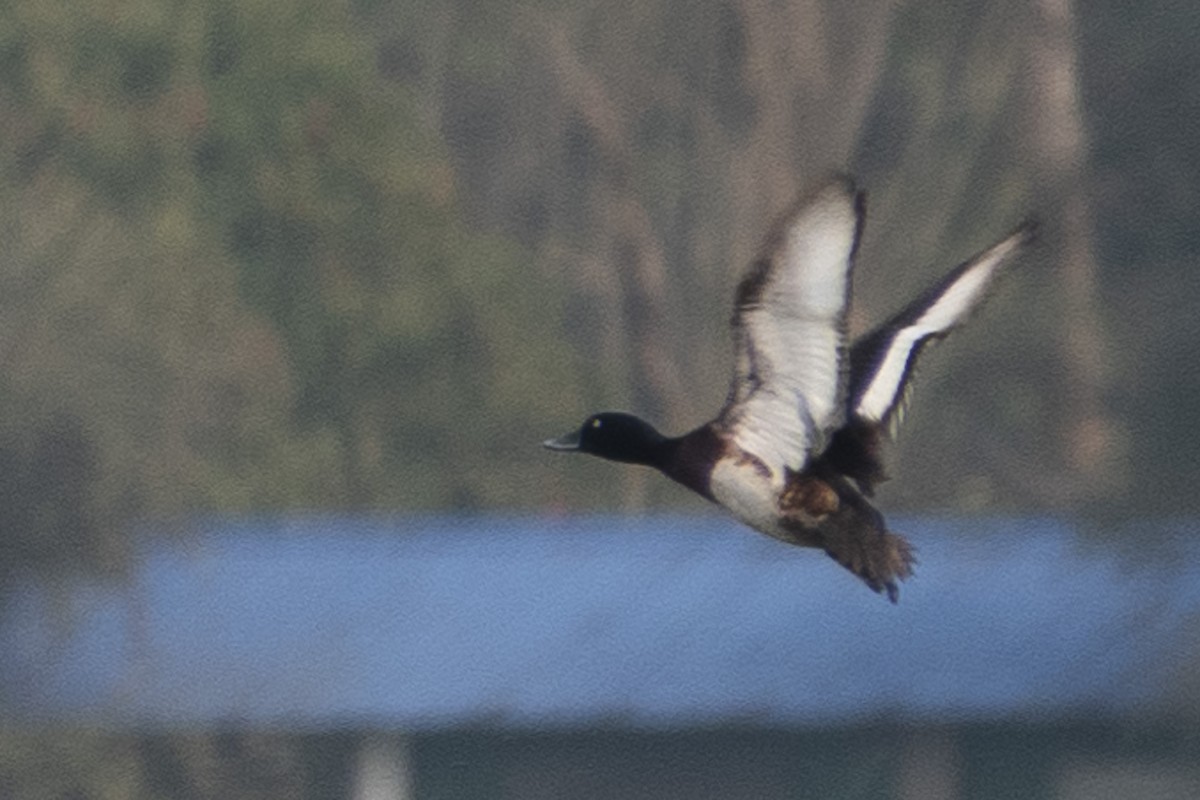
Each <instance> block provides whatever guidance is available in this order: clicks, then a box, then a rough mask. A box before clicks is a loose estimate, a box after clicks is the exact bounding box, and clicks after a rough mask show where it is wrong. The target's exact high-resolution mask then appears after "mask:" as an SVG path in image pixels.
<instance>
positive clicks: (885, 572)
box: [820, 482, 917, 603]
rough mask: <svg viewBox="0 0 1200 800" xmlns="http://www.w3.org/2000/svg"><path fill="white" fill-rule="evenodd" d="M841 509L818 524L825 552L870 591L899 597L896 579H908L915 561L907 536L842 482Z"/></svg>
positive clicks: (839, 486)
mask: <svg viewBox="0 0 1200 800" xmlns="http://www.w3.org/2000/svg"><path fill="white" fill-rule="evenodd" d="M838 488H839V489H840V491H838V495H839V499H840V500H841V501H842V504H841V508H839V509H838V511H837V512H835V513H834V514H832V515H831V516H830V517H829V519H828V520H826V522H825V523H824V524H823V525H822V526H821V529H820V530H821V538H822V540H823V545H824V549H825V552H826V553H828V554H829V556H830V557H831V558H832V559H833V560H834V561H836V562H838V563H839V564H841V565H842V566H843V567H845V568H846V569H848V570H850V571H851V572H853V573H854V574H855V575H857V576H858V577H859V578H860V579H861V580H862V582H863V583H865V584H866V585H867V586H868V587H869V588H870V589H871V591H873V592H878V593H880V594H883V593H885V592H886V593H887V598H888V600H891V601H892V602H893V603H895V602H897V601H898V600H899V599H900V586H899V582H900V581H903V580H907V579H908V578H911V577H912V575H913V567H914V566H915V565H916V563H917V558H916V555H915V548H914V547H913V546H912V544H910V543H909V541H908V540H907V539H905V538H904V537H903V536H901V535H900V534H898V533H893V532H892V531H889V530H888V529H887V526H886V524H885V523H884V521H883V515H882V514H880V513H879V512H878V511H877V510H876V509H875V508H874V506H872V505H871V504H870V503H869V502H867V500H866V498H864V497H863V496H862V495H860V494H859V493H858V492H856V491H854V490H853V489H852V488H850V487H849V485H847V484H845V483H844V482H841V483H840V485H838Z"/></svg>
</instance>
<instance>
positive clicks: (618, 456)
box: [542, 411, 668, 466]
mask: <svg viewBox="0 0 1200 800" xmlns="http://www.w3.org/2000/svg"><path fill="white" fill-rule="evenodd" d="M667 441H668V440H667V438H666V437H665V436H663V435H662V434H661V433H659V432H658V431H656V430H655V429H654V426H653V425H651V424H650V423H649V422H646V421H645V420H642V419H638V418H637V417H635V416H633V415H632V414H622V413H620V412H616V411H606V412H604V413H602V414H593V415H592V416H590V417H588V418H587V419H586V420H585V421H584V423H583V425H581V426H580V428H579V430H577V431H572V432H571V433H568V434H566V435H565V436H560V437H558V438H557V439H547V440H546V441H544V442H542V445H543V446H544V447H548V448H550V449H551V450H562V451H567V452H579V453H590V454H592V455H594V456H600V457H601V458H607V459H609V460H610V461H624V462H626V463H628V464H647V465H650V466H660V461H661V460H662V456H663V445H664V444H665V443H666V442H667Z"/></svg>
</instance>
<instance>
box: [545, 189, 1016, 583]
mask: <svg viewBox="0 0 1200 800" xmlns="http://www.w3.org/2000/svg"><path fill="white" fill-rule="evenodd" d="M864 214H865V200H864V195H863V193H862V192H860V191H858V190H857V189H856V188H855V185H854V183H853V181H852V180H851V179H850V178H847V177H844V176H837V177H835V178H833V179H831V180H829V181H827V182H826V183H825V184H823V185H822V186H820V187H819V188H818V189H817V190H816V191H815V192H813V193H811V194H809V195H808V196H806V197H805V198H803V199H801V200H800V201H799V202H797V203H796V204H795V205H793V206H792V208H791V209H790V210H789V211H788V212H787V213H786V214H785V215H784V216H783V218H782V219H781V220H780V222H779V224H778V225H777V226H776V227H775V229H774V230H773V232H772V233H771V235H770V237H769V238H768V240H767V243H766V247H765V248H764V250H763V252H762V255H761V256H760V257H759V258H758V259H757V260H756V261H755V262H754V263H753V264H752V265H751V267H750V269H749V270H748V271H747V273H746V274H745V276H744V277H743V278H742V280H741V282H740V283H739V284H738V287H737V293H736V298H735V303H734V312H733V320H732V327H733V340H734V354H735V367H734V374H733V382H732V384H731V385H730V388H729V396H728V398H727V399H726V401H725V405H724V407H723V408H722V409H721V411H720V413H719V414H718V415H717V417H716V418H715V419H713V420H712V421H711V422H708V423H706V424H704V425H701V426H700V427H699V428H696V429H695V430H693V431H691V432H690V433H686V434H684V435H683V436H678V437H669V436H664V435H663V434H661V433H659V432H658V431H657V430H655V428H654V427H653V426H652V425H650V424H649V423H648V422H645V421H644V420H642V419H639V418H638V417H635V416H633V415H631V414H624V413H617V412H605V413H601V414H594V415H593V416H590V417H588V418H587V420H585V421H584V423H583V425H582V426H581V427H580V428H579V429H578V430H576V431H572V432H571V433H568V434H566V435H565V436H562V437H560V438H557V439H551V440H549V441H547V442H545V443H544V444H545V446H546V447H548V448H550V449H551V450H560V451H575V452H581V453H590V454H592V455H596V456H600V457H601V458H606V459H609V460H612V461H620V462H625V463H630V464H643V465H646V466H650V467H655V468H657V469H658V470H660V471H662V472H663V473H664V474H665V475H667V477H669V478H671V479H673V480H675V481H677V482H679V483H681V484H683V485H684V486H686V487H688V488H689V489H691V490H693V491H695V492H696V493H698V494H700V495H701V496H703V497H705V498H707V499H708V500H711V501H713V502H715V503H717V504H718V505H720V506H722V507H724V508H725V509H726V510H728V511H729V512H730V513H732V514H733V516H734V517H736V518H737V519H738V520H740V521H741V522H743V523H745V524H746V525H748V526H750V527H751V528H753V529H755V530H757V531H761V532H762V533H765V534H767V535H768V536H771V537H774V538H776V539H779V540H781V541H784V542H787V543H789V544H794V545H799V546H801V547H815V548H820V549H823V550H824V551H825V552H826V553H828V554H829V555H830V556H831V557H833V559H834V560H836V561H837V562H838V563H839V564H841V565H842V566H844V567H845V568H846V569H848V570H850V571H851V572H853V573H854V574H855V575H857V576H858V577H859V578H861V579H862V580H863V582H865V583H866V584H867V586H868V587H870V588H871V589H872V590H873V591H875V592H886V593H887V596H888V598H889V599H890V600H891V601H892V602H893V603H894V602H896V600H897V597H898V595H899V588H898V585H897V584H898V582H899V581H901V580H904V579H905V578H908V577H910V576H911V575H912V570H913V564H914V563H915V559H914V557H913V548H912V546H911V545H910V544H909V543H908V541H907V540H906V539H905V538H904V537H902V536H900V535H899V534H897V533H894V532H892V531H889V530H888V529H887V525H886V524H885V522H884V520H883V516H882V515H881V514H880V513H879V512H878V511H877V510H876V509H875V507H874V506H872V505H871V503H870V502H869V501H868V499H867V498H869V497H870V496H872V494H873V493H874V490H875V487H876V485H877V484H879V483H880V482H881V481H883V480H885V478H886V476H885V473H884V469H883V463H882V452H881V450H882V445H883V443H884V441H885V439H886V438H887V437H888V436H889V435H890V434H891V433H893V432H894V430H895V426H896V424H897V423H898V421H899V418H900V417H901V416H902V414H903V410H904V405H905V403H906V401H907V398H908V394H909V384H910V381H911V379H912V375H913V367H914V364H915V362H916V360H917V356H918V355H919V354H920V353H921V351H922V350H924V348H925V347H927V346H928V345H929V344H930V343H932V342H935V341H937V340H939V339H941V338H943V337H945V336H946V335H947V334H948V333H949V332H950V331H952V330H954V329H955V328H956V327H958V326H959V325H960V324H962V322H963V321H964V320H965V319H966V318H967V317H968V316H969V315H970V313H971V312H972V311H973V310H974V309H975V308H976V307H978V306H979V304H980V303H981V302H982V301H983V299H984V298H985V296H986V295H987V293H988V289H989V287H990V286H991V285H992V282H993V279H994V278H995V277H996V275H997V273H998V272H1000V270H1001V268H1002V267H1003V266H1004V265H1005V264H1008V263H1010V262H1011V261H1012V259H1013V256H1014V255H1015V254H1016V253H1017V252H1018V251H1019V250H1020V249H1021V248H1022V247H1023V246H1024V245H1025V244H1026V243H1028V242H1029V241H1030V239H1031V238H1032V235H1033V229H1034V226H1033V224H1032V223H1028V222H1027V223H1025V224H1024V225H1022V226H1021V227H1019V228H1017V229H1016V230H1015V231H1014V232H1013V233H1011V234H1010V235H1009V236H1008V237H1006V238H1005V239H1004V240H1002V241H1001V242H999V243H998V244H995V245H993V246H991V247H989V248H988V249H987V250H984V251H983V252H982V253H980V254H979V255H977V256H975V257H974V258H972V259H970V260H968V261H966V262H965V263H963V264H961V265H959V266H958V267H957V268H956V269H954V270H953V271H951V272H950V274H948V275H947V276H946V277H945V278H943V279H942V280H941V281H939V282H938V283H936V284H935V285H933V286H932V287H931V288H930V289H929V290H928V291H926V292H925V293H924V294H923V295H921V296H920V297H919V298H917V299H916V300H915V301H913V302H912V303H911V304H909V305H908V306H907V307H906V308H904V309H903V310H902V311H900V312H899V313H898V314H896V315H895V316H893V317H892V318H891V319H889V320H888V321H886V322H884V323H883V324H882V325H880V326H879V327H877V328H875V329H874V330H872V331H870V332H869V333H867V334H866V335H864V336H862V337H861V338H859V339H858V340H856V341H855V342H854V343H853V345H852V346H850V347H849V349H848V350H847V323H846V313H847V307H848V305H849V302H850V280H851V272H852V271H853V268H854V261H855V254H856V253H857V251H858V243H859V239H860V237H861V235H862V229H863V219H864Z"/></svg>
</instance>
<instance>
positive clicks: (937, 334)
mask: <svg viewBox="0 0 1200 800" xmlns="http://www.w3.org/2000/svg"><path fill="white" fill-rule="evenodd" d="M1031 235H1032V229H1031V228H1030V227H1023V228H1021V229H1019V230H1018V231H1017V232H1015V233H1013V234H1012V235H1011V236H1009V237H1008V238H1007V239H1005V240H1004V241H1002V242H1000V243H999V244H997V245H994V246H992V247H991V248H989V249H988V250H986V251H984V252H983V253H981V254H980V255H978V256H976V257H975V258H973V259H971V260H970V261H968V262H966V263H965V264H962V265H961V266H959V267H958V268H957V269H956V270H954V272H952V273H950V275H949V276H947V278H946V279H945V280H944V281H943V282H942V283H941V284H939V285H938V286H936V287H934V289H933V290H932V291H931V292H929V293H928V294H926V295H925V296H924V297H922V298H921V299H919V300H917V302H916V303H914V304H913V305H911V306H909V307H908V308H907V309H905V310H904V311H902V312H901V313H900V314H899V315H897V316H896V317H895V318H894V319H893V320H891V321H890V322H888V323H886V324H885V325H883V326H881V327H880V328H879V329H878V330H876V331H875V332H873V333H871V334H869V335H868V336H866V337H864V339H863V341H864V342H868V343H869V345H868V346H869V348H870V350H871V351H872V352H869V353H867V354H866V356H867V357H868V358H869V359H870V363H869V364H868V365H860V364H858V363H857V360H856V363H855V369H856V370H859V369H863V368H864V366H865V368H866V369H867V370H868V371H869V372H868V374H865V375H856V376H855V392H856V396H855V397H854V398H853V400H852V403H853V409H852V413H853V415H854V416H855V417H858V418H859V419H862V420H865V421H868V422H874V423H879V422H883V421H885V420H888V421H891V422H895V421H897V418H896V417H893V414H895V413H896V412H897V411H898V410H900V409H902V406H903V402H902V401H903V398H904V396H905V394H906V393H907V391H908V382H909V379H910V378H911V376H912V367H913V363H914V361H915V360H916V356H917V354H918V353H919V352H920V350H921V348H922V347H923V346H924V345H925V344H926V343H928V342H929V341H930V340H933V339H940V338H941V337H943V336H945V335H946V334H948V333H949V332H950V331H952V330H954V329H955V328H956V327H958V326H959V325H961V324H962V323H963V322H964V321H965V320H966V319H967V317H969V316H970V314H971V312H972V311H973V310H974V309H975V308H976V307H978V305H979V303H980V302H981V301H982V300H983V298H984V297H985V296H986V295H987V290H988V287H989V286H990V285H991V283H992V279H993V278H994V277H995V276H996V274H997V272H998V271H999V270H1000V267H1001V266H1002V265H1003V264H1004V263H1005V262H1006V261H1007V260H1008V259H1009V257H1010V256H1012V255H1013V254H1014V253H1015V252H1016V251H1017V250H1018V249H1019V248H1020V247H1021V245H1023V244H1024V243H1025V242H1027V241H1028V240H1029V238H1030V237H1031ZM856 350H857V345H856ZM855 355H856V356H857V355H858V354H857V353H856V354H855Z"/></svg>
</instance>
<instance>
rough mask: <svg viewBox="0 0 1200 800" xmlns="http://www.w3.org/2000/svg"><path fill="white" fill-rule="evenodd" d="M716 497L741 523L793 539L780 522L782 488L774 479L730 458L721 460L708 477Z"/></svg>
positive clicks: (789, 539) (775, 535)
mask: <svg viewBox="0 0 1200 800" xmlns="http://www.w3.org/2000/svg"><path fill="white" fill-rule="evenodd" d="M709 489H710V491H712V496H713V499H715V500H716V501H717V502H718V503H720V504H721V505H722V506H724V507H725V508H727V509H728V510H729V512H730V513H731V514H733V516H735V517H736V518H737V519H738V520H739V521H740V522H743V523H745V524H746V525H749V526H750V527H751V528H754V530H756V531H760V532H762V533H765V534H767V535H768V536H772V537H774V538H776V539H782V540H784V541H791V537H789V536H788V535H787V534H786V533H785V532H784V531H783V530H782V529H781V527H780V525H779V510H778V509H779V506H778V504H777V498H778V497H779V488H778V487H777V486H776V485H775V484H774V482H773V481H772V480H771V478H768V477H764V476H763V475H762V473H760V472H758V471H757V470H755V469H753V468H752V467H750V468H748V467H747V465H745V464H742V465H735V464H734V463H733V462H731V461H718V462H717V464H716V465H715V466H714V467H713V471H712V475H711V477H710V478H709Z"/></svg>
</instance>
